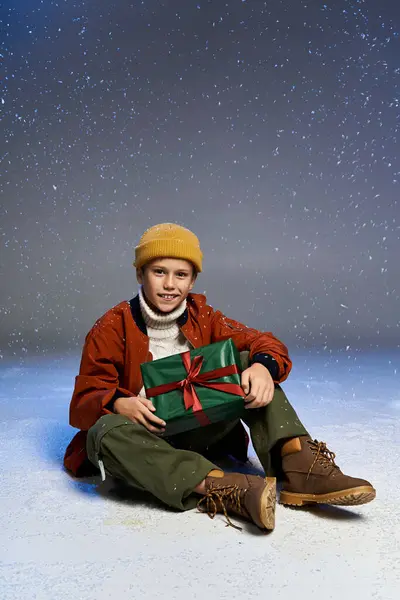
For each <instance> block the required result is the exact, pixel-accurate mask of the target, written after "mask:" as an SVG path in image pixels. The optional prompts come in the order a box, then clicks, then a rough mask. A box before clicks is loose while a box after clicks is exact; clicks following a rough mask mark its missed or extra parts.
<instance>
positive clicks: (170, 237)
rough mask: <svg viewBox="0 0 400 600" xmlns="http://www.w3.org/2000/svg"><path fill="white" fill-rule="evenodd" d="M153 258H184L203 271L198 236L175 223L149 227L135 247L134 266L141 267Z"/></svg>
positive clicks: (198, 270) (197, 269)
mask: <svg viewBox="0 0 400 600" xmlns="http://www.w3.org/2000/svg"><path fill="white" fill-rule="evenodd" d="M153 258H182V259H184V260H189V261H190V262H192V263H193V264H194V266H195V268H196V271H197V272H200V271H201V267H202V259H203V253H202V251H201V249H200V242H199V240H198V238H197V236H196V235H195V234H194V233H193V232H192V231H190V230H189V229H186V227H182V226H181V225H176V224H175V223H161V224H160V225H154V226H153V227H150V229H147V230H146V231H145V232H144V234H143V235H142V237H141V238H140V241H139V244H138V245H137V246H136V248H135V261H134V263H133V266H134V267H136V268H137V269H140V268H141V267H142V266H143V265H145V264H146V263H147V262H149V261H150V260H153Z"/></svg>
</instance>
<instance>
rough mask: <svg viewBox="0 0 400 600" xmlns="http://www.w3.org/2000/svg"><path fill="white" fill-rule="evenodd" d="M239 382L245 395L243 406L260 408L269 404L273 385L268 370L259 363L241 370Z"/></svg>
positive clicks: (273, 389)
mask: <svg viewBox="0 0 400 600" xmlns="http://www.w3.org/2000/svg"><path fill="white" fill-rule="evenodd" d="M241 384H242V388H243V391H244V393H245V394H246V397H245V399H244V401H245V402H246V406H245V408H261V407H262V406H266V405H267V404H269V403H270V402H271V400H272V398H273V396H274V392H275V385H274V381H273V379H272V377H271V375H270V372H269V371H268V369H267V368H266V367H264V365H262V364H261V363H254V365H251V367H249V368H248V369H246V370H245V371H243V373H242V377H241Z"/></svg>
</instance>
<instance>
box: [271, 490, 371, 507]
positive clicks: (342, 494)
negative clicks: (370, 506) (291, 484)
mask: <svg viewBox="0 0 400 600" xmlns="http://www.w3.org/2000/svg"><path fill="white" fill-rule="evenodd" d="M375 496H376V491H375V490H374V488H373V487H371V486H369V485H364V486H360V487H355V488H350V489H348V490H341V491H339V492H330V493H329V494H296V493H295V492H285V491H284V490H282V492H281V494H280V498H279V503H280V504H288V505H290V506H303V505H304V504H335V505H339V506H358V505H360V504H367V503H368V502H372V500H373V499H374V498H375Z"/></svg>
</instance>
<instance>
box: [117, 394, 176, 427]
mask: <svg viewBox="0 0 400 600" xmlns="http://www.w3.org/2000/svg"><path fill="white" fill-rule="evenodd" d="M155 410H156V409H155V408H154V405H153V403H152V401H151V400H147V398H142V397H141V396H129V397H128V398H117V399H116V401H115V402H114V411H115V412H116V413H118V414H120V415H124V416H125V417H128V419H130V420H131V421H133V422H134V423H137V424H138V425H143V426H144V427H146V429H148V430H149V431H151V433H156V434H157V433H158V434H159V433H164V431H165V421H163V420H162V419H160V418H159V417H156V415H154V414H153V413H154V411H155Z"/></svg>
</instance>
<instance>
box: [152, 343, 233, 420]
mask: <svg viewBox="0 0 400 600" xmlns="http://www.w3.org/2000/svg"><path fill="white" fill-rule="evenodd" d="M181 358H182V362H183V366H184V367H185V369H186V372H187V377H186V378H185V379H182V380H181V381H174V382H172V383H163V384H162V385H157V386H155V387H152V388H150V389H148V390H146V396H147V398H152V397H154V396H159V395H160V394H167V393H168V392H172V390H179V389H181V390H182V391H183V402H184V404H185V408H186V410H189V408H193V413H195V414H196V416H197V418H198V419H199V421H200V423H201V424H202V425H209V424H210V422H211V421H209V419H208V417H207V416H206V415H205V414H204V413H203V406H202V404H201V402H200V398H199V397H198V395H197V392H196V389H195V385H200V386H201V387H205V388H209V389H213V390H219V391H221V392H226V393H228V394H234V395H235V396H242V397H243V396H244V392H243V389H242V388H241V386H240V385H238V384H237V383H225V382H223V381H210V379H218V378H220V377H226V376H227V375H235V374H239V370H238V368H237V366H236V365H235V364H234V365H228V366H227V367H220V368H219V369H214V370H213V371H208V372H207V373H201V374H200V371H201V367H202V366H203V362H204V357H203V356H195V357H194V359H193V361H192V360H191V356H190V351H187V352H182V354H181Z"/></svg>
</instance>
